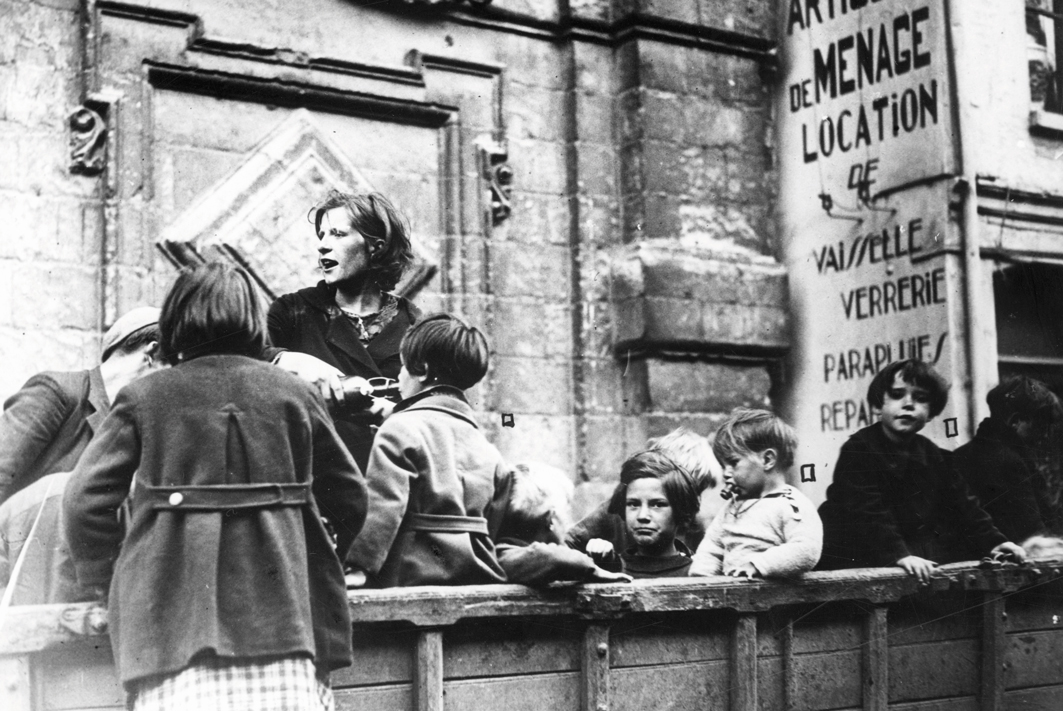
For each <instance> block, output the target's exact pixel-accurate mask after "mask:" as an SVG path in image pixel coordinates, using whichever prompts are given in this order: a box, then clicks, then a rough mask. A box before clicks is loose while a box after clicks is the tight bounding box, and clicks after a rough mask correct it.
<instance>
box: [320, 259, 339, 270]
mask: <svg viewBox="0 0 1063 711" xmlns="http://www.w3.org/2000/svg"><path fill="white" fill-rule="evenodd" d="M317 262H318V264H320V265H321V268H322V269H323V270H325V271H326V272H327V271H328V270H329V269H332V268H333V267H337V266H339V264H340V263H339V262H337V261H336V260H335V259H319V260H317Z"/></svg>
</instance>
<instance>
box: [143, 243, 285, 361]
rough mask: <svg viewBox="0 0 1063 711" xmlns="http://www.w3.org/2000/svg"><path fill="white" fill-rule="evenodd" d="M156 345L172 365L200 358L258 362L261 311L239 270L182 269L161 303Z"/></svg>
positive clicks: (219, 265) (262, 326) (263, 336)
mask: <svg viewBox="0 0 1063 711" xmlns="http://www.w3.org/2000/svg"><path fill="white" fill-rule="evenodd" d="M159 335H160V340H159V345H160V347H161V349H162V356H163V358H165V359H166V360H167V361H168V362H170V363H171V364H176V363H178V362H181V361H188V360H191V359H193V358H197V357H199V356H204V355H219V354H232V355H245V356H250V357H258V356H259V355H260V354H261V352H262V349H263V348H264V347H265V344H266V320H265V310H264V309H263V307H262V303H261V301H260V300H259V298H258V294H257V293H256V291H255V287H254V284H252V282H251V278H250V277H249V276H248V275H247V272H245V271H244V270H243V269H240V268H238V267H234V266H231V265H228V264H222V263H218V262H210V263H206V264H200V265H198V266H196V267H192V268H189V269H184V270H182V271H181V273H180V274H178V276H177V280H176V281H175V282H174V285H173V287H172V288H171V289H170V293H169V294H167V295H166V300H165V302H163V306H162V315H161V316H160V318H159Z"/></svg>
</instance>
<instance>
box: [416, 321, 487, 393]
mask: <svg viewBox="0 0 1063 711" xmlns="http://www.w3.org/2000/svg"><path fill="white" fill-rule="evenodd" d="M399 353H400V354H401V355H402V362H403V364H404V365H405V366H406V372H408V373H410V374H411V375H424V374H425V373H427V374H428V377H429V379H430V381H429V382H430V384H432V385H453V386H454V387H456V388H460V389H462V390H465V389H467V388H471V387H472V386H473V385H476V383H478V382H480V381H481V380H483V377H484V376H485V375H487V363H488V354H487V339H486V338H484V335H483V334H482V333H480V330H479V329H478V328H476V327H475V326H469V325H468V324H466V323H465V322H464V321H462V320H461V319H460V318H458V317H457V316H452V315H450V314H433V315H431V316H427V317H425V319H424V320H422V321H420V322H419V323H417V324H416V325H415V326H413V327H411V328H410V329H409V330H408V331H406V335H405V336H403V337H402V343H401V344H400V346H399Z"/></svg>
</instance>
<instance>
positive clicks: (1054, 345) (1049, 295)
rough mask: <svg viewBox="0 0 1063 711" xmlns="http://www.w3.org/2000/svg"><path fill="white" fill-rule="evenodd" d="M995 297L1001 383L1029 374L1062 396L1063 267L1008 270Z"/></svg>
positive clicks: (999, 276)
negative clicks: (1014, 376) (1012, 376)
mask: <svg viewBox="0 0 1063 711" xmlns="http://www.w3.org/2000/svg"><path fill="white" fill-rule="evenodd" d="M993 296H994V300H995V302H996V315H997V319H996V320H997V358H998V370H999V376H1000V378H1001V379H1003V378H1005V377H1007V376H1009V375H1027V376H1029V377H1031V378H1036V379H1038V380H1040V381H1042V382H1043V383H1045V384H1046V385H1048V386H1049V387H1050V388H1051V389H1052V390H1053V391H1054V392H1055V393H1056V394H1057V395H1060V396H1063V266H1058V265H1054V264H1039V263H1030V264H1016V265H1011V266H1007V267H1004V268H1003V269H1000V270H998V271H997V272H996V273H995V274H994V275H993Z"/></svg>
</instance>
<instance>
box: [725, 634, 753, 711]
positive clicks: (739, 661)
mask: <svg viewBox="0 0 1063 711" xmlns="http://www.w3.org/2000/svg"><path fill="white" fill-rule="evenodd" d="M731 652H732V657H731V708H732V709H733V711H757V616H756V615H753V614H744V615H739V616H738V620H737V621H736V622H735V627H734V639H733V641H732V643H731Z"/></svg>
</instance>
